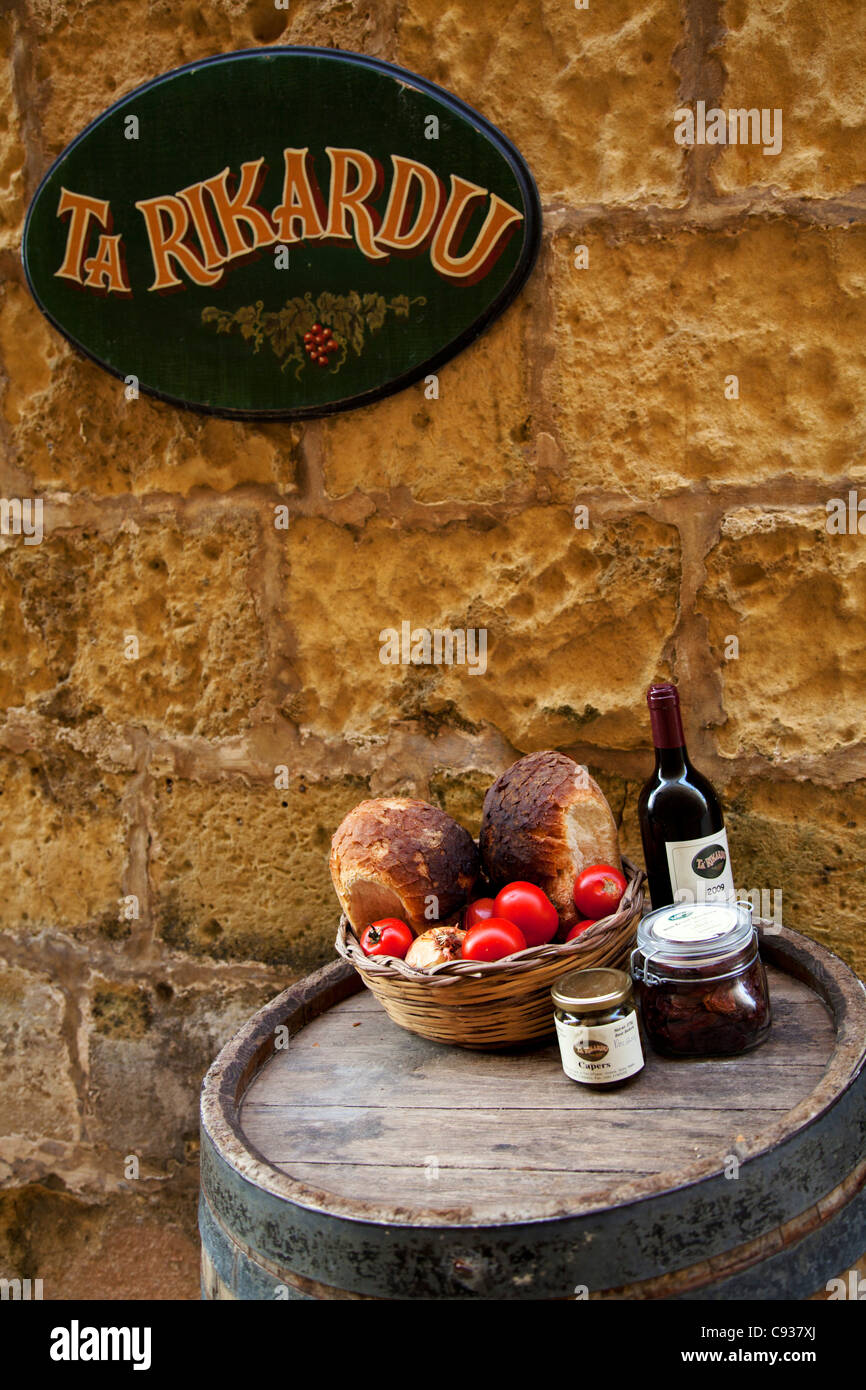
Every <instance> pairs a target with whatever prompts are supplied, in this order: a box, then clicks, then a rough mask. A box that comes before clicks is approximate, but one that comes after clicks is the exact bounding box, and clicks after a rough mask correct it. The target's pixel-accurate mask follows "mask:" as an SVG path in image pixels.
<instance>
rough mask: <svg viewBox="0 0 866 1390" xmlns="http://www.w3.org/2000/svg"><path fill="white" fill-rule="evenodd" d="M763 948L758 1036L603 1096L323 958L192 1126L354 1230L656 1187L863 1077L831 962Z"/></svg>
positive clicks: (207, 1091) (544, 1059)
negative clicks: (733, 1050)
mask: <svg viewBox="0 0 866 1390" xmlns="http://www.w3.org/2000/svg"><path fill="white" fill-rule="evenodd" d="M763 953H764V957H765V960H766V961H767V967H768V977H769V983H770V993H771V1003H772V1009H773V1028H772V1031H771V1035H770V1037H769V1039H768V1040H767V1042H766V1043H764V1044H763V1045H762V1046H761V1047H759V1048H757V1049H755V1051H753V1052H751V1053H747V1054H745V1055H743V1056H742V1057H739V1058H730V1059H726V1060H707V1061H674V1060H667V1059H665V1058H662V1057H659V1056H658V1055H657V1054H655V1053H652V1052H650V1053H649V1055H648V1057H647V1065H646V1067H645V1069H644V1071H643V1072H642V1073H641V1074H639V1075H638V1076H637V1077H636V1078H635V1079H634V1080H633V1081H632V1082H630V1083H629V1084H628V1085H626V1086H625V1087H623V1088H621V1089H619V1090H616V1091H610V1092H597V1091H594V1090H593V1089H592V1088H590V1087H586V1086H581V1085H579V1084H576V1083H575V1082H573V1081H570V1080H569V1079H568V1078H567V1077H566V1076H565V1075H564V1074H563V1072H562V1068H561V1064H560V1060H559V1052H558V1048H557V1045H556V1043H555V1042H554V1043H553V1044H552V1045H550V1046H546V1047H543V1048H541V1049H536V1050H529V1051H521V1052H509V1053H501V1052H497V1053H480V1052H470V1051H464V1050H462V1049H459V1048H454V1047H447V1046H445V1045H443V1044H439V1043H434V1042H430V1041H427V1040H426V1039H423V1038H420V1037H417V1036H415V1035H413V1034H411V1033H408V1032H406V1031H405V1030H403V1029H401V1028H399V1027H398V1026H397V1025H396V1024H394V1023H392V1022H391V1020H390V1019H389V1018H388V1017H387V1015H386V1014H385V1012H384V1010H382V1008H381V1007H380V1006H379V1005H378V1003H377V1002H376V1001H375V999H374V998H373V997H372V995H370V994H369V993H368V992H367V991H366V990H360V991H359V989H358V984H359V982H358V979H357V976H355V974H354V972H352V971H351V968H350V967H347V966H345V965H344V964H342V963H340V964H338V965H335V966H331V967H327V968H326V969H325V970H324V971H320V972H318V973H317V975H315V976H311V977H309V979H307V980H305V981H302V982H301V983H300V984H299V985H297V986H294V987H292V989H290V990H287V991H286V992H285V993H284V994H283V995H281V996H280V997H279V999H277V1000H275V1001H274V1002H273V1003H272V1004H270V1005H268V1006H267V1007H266V1008H265V1009H263V1010H262V1011H261V1012H260V1013H259V1014H257V1015H256V1016H255V1017H254V1018H253V1019H251V1020H250V1022H249V1024H248V1025H247V1026H246V1028H245V1029H243V1030H242V1032H241V1033H240V1034H239V1035H238V1036H237V1037H236V1038H235V1039H233V1040H232V1042H231V1043H230V1044H229V1045H228V1046H227V1047H226V1048H225V1049H224V1050H223V1053H221V1055H220V1057H219V1058H218V1059H217V1062H216V1063H215V1064H214V1067H213V1068H212V1069H211V1072H210V1073H209V1074H208V1077H207V1078H206V1081H205V1087H204V1092H203V1120H204V1123H205V1126H206V1129H207V1131H208V1133H209V1135H210V1138H211V1141H212V1142H213V1143H214V1146H215V1147H216V1149H217V1150H218V1151H219V1152H220V1154H221V1156H222V1157H223V1158H225V1160H226V1161H227V1162H228V1163H229V1164H231V1165H232V1166H233V1167H235V1168H236V1169H237V1170H238V1171H239V1172H240V1173H242V1174H243V1175H244V1176H245V1177H246V1178H247V1179H248V1180H250V1181H254V1182H256V1183H258V1184H260V1185H262V1186H264V1187H266V1188H268V1190H270V1191H271V1192H274V1193H276V1194H280V1195H282V1196H284V1197H285V1198H286V1199H288V1200H290V1201H293V1202H295V1203H298V1204H300V1205H303V1206H307V1207H311V1208H313V1209H315V1210H319V1211H326V1212H330V1213H333V1214H335V1215H336V1214H339V1215H340V1216H343V1217H345V1216H351V1217H355V1218H357V1219H360V1220H366V1221H370V1220H372V1221H377V1222H399V1223H401V1224H402V1223H411V1224H424V1225H436V1224H446V1225H476V1224H485V1225H493V1224H498V1223H506V1222H507V1223H514V1222H520V1221H534V1220H539V1219H542V1220H543V1219H548V1218H556V1217H560V1216H562V1215H565V1214H574V1213H578V1212H589V1211H597V1210H600V1209H604V1208H609V1207H612V1206H618V1205H620V1204H623V1203H627V1202H631V1201H634V1200H636V1199H639V1198H642V1197H646V1196H648V1195H651V1194H654V1193H661V1192H667V1191H671V1190H674V1189H676V1188H679V1187H681V1186H684V1185H686V1184H691V1183H694V1182H698V1181H700V1180H702V1179H705V1178H709V1177H713V1176H717V1175H718V1174H719V1173H723V1172H725V1171H726V1170H727V1171H729V1172H730V1170H731V1169H732V1167H734V1168H735V1167H736V1164H732V1159H736V1160H737V1162H740V1163H741V1162H747V1161H748V1160H749V1159H750V1158H752V1157H754V1156H756V1155H758V1154H762V1153H766V1151H767V1150H769V1149H772V1148H773V1147H774V1146H775V1145H777V1144H779V1143H781V1142H783V1141H784V1140H785V1139H786V1138H787V1137H789V1136H791V1135H792V1134H793V1133H794V1132H796V1131H797V1130H799V1129H801V1128H803V1127H805V1126H807V1125H809V1124H810V1123H813V1122H814V1121H815V1120H816V1119H817V1117H819V1116H820V1115H821V1114H822V1112H824V1111H826V1110H827V1109H828V1107H830V1106H832V1105H833V1103H834V1101H836V1100H837V1099H838V1097H839V1096H840V1094H841V1093H842V1092H843V1091H844V1090H845V1089H846V1087H847V1086H848V1085H849V1084H850V1083H851V1081H852V1079H853V1078H854V1077H855V1075H856V1074H857V1073H858V1072H859V1070H860V1069H861V1068H862V1066H863V1063H864V1051H866V995H864V991H863V987H862V985H861V984H860V982H859V981H858V980H857V979H856V977H855V976H854V975H853V974H852V973H851V971H850V970H848V968H847V966H845V965H844V963H843V962H841V961H840V960H838V958H837V957H835V956H833V955H832V953H830V952H829V951H826V950H825V949H824V948H823V947H821V946H818V945H817V944H816V943H814V942H811V941H808V940H807V939H806V938H803V937H800V936H798V935H797V934H796V933H793V932H790V931H787V930H786V931H784V932H782V933H779V934H778V935H773V936H772V937H768V938H767V939H766V940H765V942H764V947H763ZM281 1028H283V1029H284V1030H287V1032H286V1031H283V1032H282V1033H281V1032H280V1029H281ZM288 1034H291V1036H290V1037H289V1036H288ZM281 1044H283V1045H281ZM286 1044H287V1045H286Z"/></svg>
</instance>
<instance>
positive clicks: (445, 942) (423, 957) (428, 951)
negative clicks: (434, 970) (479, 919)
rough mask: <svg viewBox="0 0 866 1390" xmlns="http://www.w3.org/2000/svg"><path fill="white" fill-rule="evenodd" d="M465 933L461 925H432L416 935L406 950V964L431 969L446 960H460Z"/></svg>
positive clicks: (417, 968) (419, 968) (418, 968)
mask: <svg viewBox="0 0 866 1390" xmlns="http://www.w3.org/2000/svg"><path fill="white" fill-rule="evenodd" d="M465 935H466V933H465V931H463V930H462V929H461V928H460V927H431V928H430V930H429V931H425V932H422V933H421V935H420V936H416V938H415V940H414V941H413V942H412V945H411V946H410V947H409V950H408V951H407V952H406V964H407V965H413V966H414V967H415V969H416V970H429V969H430V967H431V966H433V965H442V964H443V963H444V962H445V961H446V960H459V959H460V948H461V947H462V945H463V938H464V936H465Z"/></svg>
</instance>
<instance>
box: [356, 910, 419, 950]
mask: <svg viewBox="0 0 866 1390" xmlns="http://www.w3.org/2000/svg"><path fill="white" fill-rule="evenodd" d="M414 940H415V938H414V936H413V935H412V932H411V931H410V929H409V927H407V926H406V923H405V922H401V921H400V918H399V917H383V918H382V920H381V922H374V923H373V925H372V926H371V927H368V928H367V930H366V931H365V932H364V934H363V935H362V937H361V950H362V951H363V952H364V955H365V956H397V957H398V959H399V960H402V959H403V957H404V956H405V954H406V952H407V951H408V949H409V947H410V946H411V945H412V942H413V941H414Z"/></svg>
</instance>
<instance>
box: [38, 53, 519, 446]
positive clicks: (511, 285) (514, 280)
mask: <svg viewBox="0 0 866 1390" xmlns="http://www.w3.org/2000/svg"><path fill="white" fill-rule="evenodd" d="M272 54H291V55H292V56H296V57H316V58H328V59H332V60H333V61H335V62H338V63H349V64H352V65H353V66H356V65H361V66H364V67H368V68H372V69H374V70H375V71H376V72H379V73H381V74H382V75H383V76H385V77H391V78H394V79H395V80H397V81H406V82H407V85H409V86H412V87H415V88H417V89H418V90H419V91H422V92H426V93H428V94H429V95H430V96H431V97H432V98H434V100H436V101H437V102H439V103H440V104H441V105H442V106H445V107H446V108H448V109H449V110H451V111H453V112H454V113H455V114H456V115H459V116H461V117H462V118H463V119H465V120H469V121H470V122H471V123H472V124H473V125H474V126H476V127H477V128H478V129H479V130H480V131H481V133H482V134H483V135H484V136H485V137H486V138H487V139H488V140H489V141H490V143H491V144H492V145H493V146H494V147H495V148H496V149H497V150H498V152H499V154H500V155H501V156H502V157H503V158H504V159H505V160H506V162H507V163H508V164H509V166H510V168H511V170H512V172H513V174H514V176H515V178H516V180H517V183H518V186H519V188H520V192H521V195H522V197H523V204H524V208H525V235H524V243H523V249H522V251H521V254H520V258H519V260H518V262H517V265H516V266H515V268H514V271H513V272H512V275H511V277H510V278H509V280H508V281H507V282H506V284H505V285H504V287H503V288H502V290H501V291H500V293H499V294H498V295H497V297H496V298H495V299H494V300H493V301H492V303H491V304H489V305H488V307H487V308H486V309H485V310H484V312H483V313H482V314H481V315H480V316H479V318H477V319H476V320H475V321H474V322H473V323H472V324H470V326H469V327H468V328H467V329H465V330H464V332H463V333H461V334H459V335H458V336H457V337H456V338H453V339H452V340H451V342H450V343H448V344H446V346H445V347H443V348H440V350H439V351H438V352H436V353H434V355H433V356H432V357H428V358H426V359H425V360H424V361H423V362H421V363H420V364H419V365H418V366H417V367H416V368H413V370H412V371H409V372H404V373H403V374H402V375H401V376H399V377H394V378H392V379H391V380H390V381H388V382H386V383H385V385H384V386H377V387H376V388H375V389H374V390H372V391H365V392H362V393H361V394H360V395H357V396H351V397H349V398H347V399H345V400H341V401H334V402H332V403H330V404H327V405H315V406H298V407H295V408H288V409H285V410H234V409H231V408H229V407H224V406H211V405H202V404H200V403H198V402H194V401H186V400H184V399H183V398H182V397H180V396H172V395H169V394H167V393H166V392H163V391H157V390H154V388H153V387H150V386H145V385H143V384H142V383H139V390H140V391H141V392H142V393H143V394H144V395H147V396H150V397H152V398H154V399H155V400H159V401H163V402H165V403H166V404H167V405H174V406H180V407H181V408H182V409H184V410H192V411H195V412H196V414H200V415H216V416H221V417H222V418H224V419H230V420H263V421H264V420H304V419H307V420H310V419H322V418H325V417H327V416H329V415H338V414H343V413H345V412H346V411H349V410H358V409H360V408H361V407H362V406H365V405H372V404H373V403H374V402H375V401H380V400H383V399H384V398H385V397H387V396H393V395H396V394H397V392H399V391H403V390H405V388H406V387H407V386H411V385H413V383H414V382H416V381H420V380H421V378H422V377H423V376H425V375H427V374H428V373H429V372H431V371H435V370H436V369H437V368H438V367H441V366H443V365H444V364H445V363H446V362H450V361H451V359H452V358H453V357H456V356H458V354H459V353H461V352H462V351H463V349H464V348H466V347H468V346H469V345H470V343H473V342H474V341H475V339H476V338H478V337H480V336H481V334H482V333H484V332H485V331H486V330H487V329H488V328H489V327H490V325H491V324H492V323H493V322H494V321H495V320H496V319H497V318H499V317H500V315H501V314H503V313H504V312H505V310H506V309H507V308H508V306H509V305H510V304H511V303H512V302H513V301H514V299H516V297H517V295H518V294H519V293H520V291H521V290H522V289H523V286H524V285H525V284H526V281H527V280H528V278H529V275H530V273H531V272H532V269H533V267H534V265H535V262H536V259H537V257H538V252H539V249H540V246H541V218H542V214H541V201H540V199H539V196H538V189H537V187H536V184H535V179H534V178H533V176H532V173H531V171H530V169H529V166H528V164H527V163H526V161H525V160H524V158H523V156H522V155H521V154H520V152H519V150H518V149H517V148H516V147H515V146H514V145H513V144H512V143H511V141H510V140H509V139H508V137H507V136H506V135H504V134H503V133H502V131H501V130H499V128H498V127H497V126H495V125H493V124H492V123H491V122H490V121H488V120H487V119H486V118H485V117H484V116H482V115H481V114H480V113H479V112H478V111H476V110H475V109H474V108H473V107H471V106H469V105H467V103H466V102H464V101H462V100H461V99H460V97H457V96H454V95H453V94H452V93H451V92H447V91H445V89H444V88H442V87H438V86H437V85H436V83H435V82H429V81H428V80H427V79H426V78H425V77H420V76H419V75H418V74H417V73H414V72H410V70H409V69H408V68H402V67H399V66H398V65H397V64H396V63H386V62H385V61H383V60H382V59H380V58H371V57H369V56H368V55H367V54H365V53H352V52H350V51H349V50H348V49H342V48H317V47H315V46H310V45H304V46H301V45H292V44H284V45H275V46H274V47H268V48H241V49H238V50H237V51H235V52H232V53H217V54H214V55H213V56H212V57H210V58H202V59H200V60H199V61H197V62H192V63H184V64H183V65H182V66H181V67H179V68H172V69H171V71H170V72H165V73H161V74H160V76H159V77H155V78H153V79H152V80H151V81H150V82H145V83H143V84H142V85H141V86H140V87H135V88H133V90H132V91H131V92H127V94H126V96H124V97H121V98H120V100H119V101H116V102H114V104H113V105H112V106H108V107H106V109H105V110H104V111H102V112H101V113H100V115H98V116H96V117H95V118H94V120H92V121H91V122H90V124H89V125H87V126H85V128H84V130H82V131H81V133H80V134H79V135H77V136H76V137H75V139H74V140H72V141H71V142H70V144H68V145H66V146H65V147H64V149H63V150H62V152H61V153H60V154H59V155H58V156H57V158H56V159H55V160H54V162H53V163H52V165H51V167H50V168H49V169H48V171H47V173H46V174H44V175H43V177H42V178H41V179H40V182H39V187H38V188H37V189H36V192H35V193H34V195H33V197H32V199H31V201H30V206H29V208H28V209H27V217H26V219H25V222H24V231H23V234H22V237H21V261H22V265H23V267H24V274H25V277H26V279H27V287H28V289H29V290H30V293H31V295H32V296H33V298H34V300H35V302H36V304H37V305H38V307H39V309H40V310H41V312H42V313H43V314H44V315H45V317H46V318H47V319H48V321H49V323H51V324H53V326H54V327H55V328H56V329H57V331H58V332H59V333H61V334H62V335H63V337H64V338H66V340H67V342H69V343H71V344H72V346H73V347H74V348H75V350H76V352H78V353H80V354H81V355H82V356H84V357H87V358H89V360H90V361H91V362H95V363H96V365H97V366H98V367H100V368H101V369H102V370H103V371H104V372H108V373H109V375H111V376H113V377H115V378H117V380H119V381H123V380H125V377H126V375H127V373H124V372H122V371H118V370H117V369H116V368H114V367H111V366H109V365H108V363H106V362H104V361H103V360H102V358H101V357H98V356H97V355H96V354H95V353H93V352H90V351H89V350H88V348H86V347H85V346H84V344H83V343H80V342H79V341H78V340H77V338H75V337H73V335H72V334H71V333H69V332H68V331H67V330H66V329H65V328H64V326H63V324H62V323H60V322H58V320H57V319H56V318H55V317H54V315H53V314H51V313H50V312H49V311H48V309H46V307H45V305H44V304H43V303H42V300H41V299H40V297H39V295H38V294H37V292H36V289H35V287H34V285H33V281H32V279H31V275H30V267H29V265H28V260H27V250H28V235H29V231H30V220H31V217H32V215H33V210H34V208H35V207H36V204H37V202H38V201H39V196H40V194H41V192H42V190H43V188H44V187H45V184H46V183H47V182H48V181H49V179H50V178H51V177H52V175H53V174H54V172H55V170H56V169H57V168H58V166H59V165H60V164H62V162H63V161H64V160H65V159H66V157H67V155H68V154H69V153H70V152H71V151H72V150H73V149H75V148H76V147H77V146H78V145H80V144H81V143H82V142H83V141H84V140H86V139H87V137H88V136H89V135H90V132H91V131H92V130H94V129H95V128H96V126H98V125H101V124H102V122H103V121H104V120H105V119H106V118H107V117H109V116H110V115H111V114H112V112H115V111H119V110H120V109H121V108H122V107H124V106H126V105H127V103H128V102H130V101H131V100H132V99H134V98H135V97H136V96H138V95H139V94H140V93H142V92H147V91H150V90H151V89H152V88H154V87H159V86H161V85H162V83H164V82H167V81H169V80H170V79H172V78H174V77H177V76H178V75H179V74H180V73H186V72H195V71H197V70H198V69H199V68H202V67H208V66H210V65H212V64H216V63H229V62H235V61H236V60H237V59H238V58H246V57H257V58H262V57H266V56H267V57H269V56H271V55H272Z"/></svg>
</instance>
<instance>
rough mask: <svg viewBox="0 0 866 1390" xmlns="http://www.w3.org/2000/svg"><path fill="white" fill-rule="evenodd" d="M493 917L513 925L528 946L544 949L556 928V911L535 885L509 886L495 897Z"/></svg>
mask: <svg viewBox="0 0 866 1390" xmlns="http://www.w3.org/2000/svg"><path fill="white" fill-rule="evenodd" d="M495 907H496V916H497V917H504V918H505V920H506V922H513V923H514V925H515V926H516V927H519V928H520V930H521V931H522V932H523V935H524V936H525V937H526V944H527V946H545V945H546V944H547V942H548V941H552V940H553V938H554V936H555V935H556V929H557V927H558V926H559V916H558V914H557V911H556V908H555V907H554V906H553V903H552V902H551V901H550V898H549V897H548V896H547V894H546V893H544V892H542V890H541V889H540V888H536V886H535V884H534V883H522V882H520V881H518V882H517V883H508V884H506V886H505V887H504V888H503V889H501V891H500V892H498V893H497V894H496V899H495Z"/></svg>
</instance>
